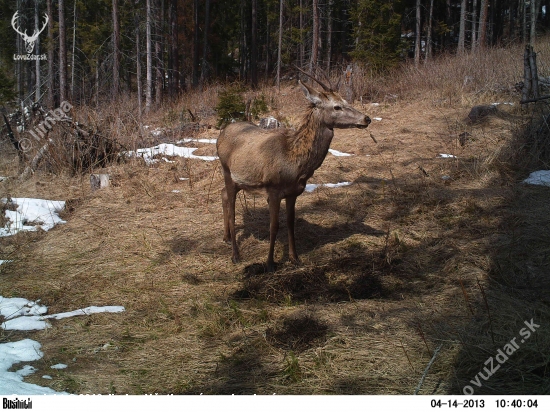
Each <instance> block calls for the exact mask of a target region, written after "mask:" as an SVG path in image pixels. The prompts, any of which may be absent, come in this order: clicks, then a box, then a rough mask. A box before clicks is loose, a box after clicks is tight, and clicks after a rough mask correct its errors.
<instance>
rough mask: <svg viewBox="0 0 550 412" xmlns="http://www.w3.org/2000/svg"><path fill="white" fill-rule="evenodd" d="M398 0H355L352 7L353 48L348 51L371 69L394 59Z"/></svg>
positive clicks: (400, 5) (399, 9)
mask: <svg viewBox="0 0 550 412" xmlns="http://www.w3.org/2000/svg"><path fill="white" fill-rule="evenodd" d="M402 11H403V2H402V0H358V2H357V5H356V7H355V9H354V10H353V11H352V21H353V24H354V25H355V27H354V35H355V48H354V50H353V51H352V52H351V53H350V55H351V56H352V57H353V58H355V59H357V60H359V61H362V62H365V63H367V64H368V65H369V66H370V67H371V68H372V69H374V70H383V69H385V68H387V67H390V66H392V65H394V64H396V63H397V61H398V60H399V56H400V54H401V53H402V50H401V47H400V46H401V16H402Z"/></svg>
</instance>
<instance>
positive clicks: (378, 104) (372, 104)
mask: <svg viewBox="0 0 550 412" xmlns="http://www.w3.org/2000/svg"><path fill="white" fill-rule="evenodd" d="M370 105H371V106H375V107H376V106H380V103H371V104H370Z"/></svg>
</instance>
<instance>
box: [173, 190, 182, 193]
mask: <svg viewBox="0 0 550 412" xmlns="http://www.w3.org/2000/svg"><path fill="white" fill-rule="evenodd" d="M172 193H181V190H172Z"/></svg>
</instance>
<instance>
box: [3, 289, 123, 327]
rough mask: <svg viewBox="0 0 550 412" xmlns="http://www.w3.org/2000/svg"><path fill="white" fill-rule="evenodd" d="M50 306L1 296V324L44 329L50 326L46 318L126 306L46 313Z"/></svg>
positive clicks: (119, 309) (119, 310) (77, 314)
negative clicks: (2, 320) (2, 319)
mask: <svg viewBox="0 0 550 412" xmlns="http://www.w3.org/2000/svg"><path fill="white" fill-rule="evenodd" d="M47 312H48V308H47V307H46V306H42V305H38V302H32V301H29V300H27V299H23V298H4V297H2V296H0V315H2V316H3V317H4V319H5V321H4V322H2V323H1V324H0V327H1V328H2V329H4V330H24V331H30V330H43V329H46V328H49V327H50V324H49V323H48V322H46V319H56V320H59V319H65V318H69V317H72V316H82V315H91V314H92V313H104V312H109V313H119V312H124V306H90V307H87V308H84V309H77V310H73V311H71V312H64V313H56V314H52V315H46V313H47Z"/></svg>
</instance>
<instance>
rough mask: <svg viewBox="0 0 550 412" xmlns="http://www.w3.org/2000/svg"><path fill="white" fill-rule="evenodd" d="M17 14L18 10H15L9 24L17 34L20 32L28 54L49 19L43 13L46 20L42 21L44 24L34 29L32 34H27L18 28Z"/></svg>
mask: <svg viewBox="0 0 550 412" xmlns="http://www.w3.org/2000/svg"><path fill="white" fill-rule="evenodd" d="M18 14H19V12H18V11H16V12H15V14H14V15H13V17H12V19H11V26H12V27H13V29H14V30H15V31H16V32H17V33H18V34H20V35H21V36H22V37H23V40H24V41H25V49H26V50H27V53H28V54H31V53H32V51H33V50H34V43H35V42H36V39H38V36H39V35H40V33H42V32H43V31H44V29H45V28H46V26H47V25H48V21H50V19H49V18H48V15H47V14H46V13H44V16H45V17H46V21H45V22H44V25H43V26H42V28H41V29H40V30H38V29H34V33H33V34H32V36H29V35H28V34H27V31H26V30H25V31H24V32H22V31H21V30H20V28H19V24H18V20H19V16H18Z"/></svg>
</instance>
